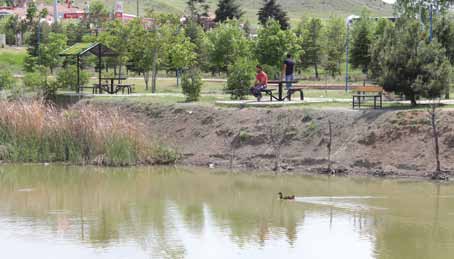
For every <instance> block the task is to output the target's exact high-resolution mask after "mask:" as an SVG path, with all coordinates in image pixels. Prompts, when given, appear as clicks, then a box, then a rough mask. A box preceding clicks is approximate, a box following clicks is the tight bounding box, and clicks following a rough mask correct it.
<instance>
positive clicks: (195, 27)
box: [184, 21, 210, 71]
mask: <svg viewBox="0 0 454 259" xmlns="http://www.w3.org/2000/svg"><path fill="white" fill-rule="evenodd" d="M184 34H185V35H186V37H188V38H189V40H190V41H191V42H192V43H193V44H194V45H195V53H196V54H197V60H196V63H197V65H198V66H199V67H200V68H201V69H202V70H204V71H209V69H210V67H209V64H208V44H209V43H208V38H207V36H206V33H205V32H204V31H203V29H202V27H201V26H200V24H198V23H197V22H194V21H189V22H188V23H187V24H186V26H185V28H184Z"/></svg>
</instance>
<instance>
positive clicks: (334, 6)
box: [76, 0, 392, 21]
mask: <svg viewBox="0 0 454 259" xmlns="http://www.w3.org/2000/svg"><path fill="white" fill-rule="evenodd" d="M237 1H238V2H239V3H241V5H242V8H243V10H244V11H245V12H246V16H245V17H246V18H247V19H249V20H251V21H256V19H257V18H256V17H257V16H256V13H257V10H258V9H259V8H260V7H261V6H262V0H237ZM76 2H78V3H79V4H83V3H84V2H85V0H77V1H76ZM104 2H105V3H106V4H107V5H110V6H112V8H113V6H114V2H115V0H107V1H104ZM139 2H140V5H141V8H140V9H141V11H143V10H146V9H154V10H156V11H159V12H172V13H181V14H182V13H183V12H184V10H185V6H186V0H139ZM208 2H210V4H211V12H212V13H214V10H215V8H216V5H217V2H218V0H208ZM278 2H279V3H280V4H281V5H282V6H283V7H284V8H285V9H286V10H287V11H288V13H289V16H290V18H291V19H292V21H296V20H298V19H300V18H301V17H303V16H307V15H311V16H319V17H329V16H330V15H337V16H348V15H350V14H359V13H360V12H361V10H362V9H363V8H367V9H368V10H369V11H370V12H371V13H372V15H391V14H392V6H391V5H389V4H386V3H385V2H383V1H382V0H278ZM136 3H137V2H136V0H125V1H124V8H125V11H126V12H128V13H134V14H135V13H136Z"/></svg>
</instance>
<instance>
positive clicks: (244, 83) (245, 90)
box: [225, 57, 256, 99]
mask: <svg viewBox="0 0 454 259" xmlns="http://www.w3.org/2000/svg"><path fill="white" fill-rule="evenodd" d="M254 63H255V62H252V61H251V60H250V59H248V58H245V57H240V58H238V59H237V60H235V62H234V63H233V64H231V65H230V66H229V70H228V78H227V87H226V89H225V90H226V93H229V94H230V96H231V98H232V99H244V98H245V97H246V96H247V95H248V94H249V89H250V87H251V86H252V85H253V82H254V79H255V65H256V64H254Z"/></svg>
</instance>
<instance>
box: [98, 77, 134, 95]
mask: <svg viewBox="0 0 454 259" xmlns="http://www.w3.org/2000/svg"><path fill="white" fill-rule="evenodd" d="M126 79H127V78H126V77H125V76H114V77H102V78H101V80H105V81H110V89H103V90H104V91H106V92H108V93H109V94H115V93H116V92H117V90H116V89H115V83H114V81H115V80H118V81H125V80H126ZM99 87H100V88H102V86H99Z"/></svg>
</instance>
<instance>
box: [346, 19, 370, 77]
mask: <svg viewBox="0 0 454 259" xmlns="http://www.w3.org/2000/svg"><path fill="white" fill-rule="evenodd" d="M371 23H372V21H371V20H370V19H369V17H368V16H367V15H365V14H363V15H362V16H361V19H359V21H357V22H356V23H355V24H354V25H353V31H352V43H351V60H350V61H351V64H352V66H353V67H354V68H361V70H362V71H363V72H364V73H367V71H368V67H369V64H370V62H371V58H370V47H371V43H372V39H371Z"/></svg>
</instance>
